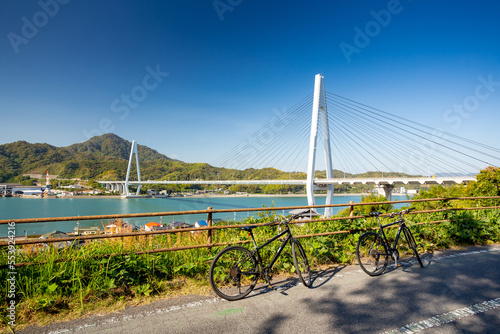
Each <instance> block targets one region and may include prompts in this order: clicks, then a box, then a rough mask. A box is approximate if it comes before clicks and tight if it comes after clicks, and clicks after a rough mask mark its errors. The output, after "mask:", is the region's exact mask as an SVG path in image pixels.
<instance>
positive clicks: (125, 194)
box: [123, 140, 142, 196]
mask: <svg viewBox="0 0 500 334" xmlns="http://www.w3.org/2000/svg"><path fill="white" fill-rule="evenodd" d="M134 153H135V162H136V164H137V180H138V181H139V182H141V170H140V169H139V153H137V143H136V142H135V140H133V141H132V148H131V149H130V158H129V159H128V167H127V177H126V178H125V189H124V191H123V196H130V195H131V194H130V192H129V189H128V182H129V176H130V166H131V165H132V158H133V156H134ZM141 186H142V184H140V183H139V185H138V186H137V192H136V196H139V192H140V191H141Z"/></svg>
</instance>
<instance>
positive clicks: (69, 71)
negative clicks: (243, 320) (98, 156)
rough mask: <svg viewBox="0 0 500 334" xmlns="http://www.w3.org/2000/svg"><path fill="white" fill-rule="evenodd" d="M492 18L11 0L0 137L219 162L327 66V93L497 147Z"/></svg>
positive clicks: (370, 5)
mask: <svg viewBox="0 0 500 334" xmlns="http://www.w3.org/2000/svg"><path fill="white" fill-rule="evenodd" d="M498 17H500V3H498V2H496V1H475V2H469V1H439V2H435V1H423V0H413V1H410V0H401V1H393V0H391V1H310V2H304V1H286V2H283V1H249V0H220V1H219V0H216V1H213V0H209V1H201V0H197V1H191V0H183V1H168V2H167V3H165V2H164V1H141V2H139V1H113V0H111V1H105V2H104V1H95V0H89V1H81V0H80V1H79V0H72V1H68V0H59V1H57V0H40V1H32V0H26V1H19V0H5V1H2V3H1V4H0V73H1V76H0V113H1V119H0V126H1V128H2V131H0V144H3V143H9V142H14V141H17V140H26V141H29V142H42V143H49V144H52V145H55V146H67V145H71V144H73V143H76V142H83V141H85V140H87V139H88V137H89V136H91V135H94V134H102V133H103V132H107V131H109V130H110V129H112V130H113V131H112V132H114V133H116V134H117V135H119V136H121V137H123V138H125V139H127V140H130V141H131V140H133V139H135V140H137V142H138V143H139V144H143V145H147V146H149V147H152V148H154V149H156V150H158V151H159V152H161V153H163V154H166V155H168V156H170V157H173V158H176V159H180V160H183V161H186V162H209V163H210V162H212V161H214V160H216V159H217V158H218V157H219V156H221V155H223V154H224V153H225V152H227V151H229V150H230V149H231V148H233V147H234V146H235V145H236V144H238V143H239V142H241V141H243V140H245V139H246V138H248V137H249V136H250V135H251V134H252V133H254V132H255V131H257V130H258V129H260V128H261V127H263V126H265V125H266V124H267V123H268V122H269V121H270V120H271V119H272V118H273V116H274V114H273V110H275V109H278V110H282V109H283V108H289V107H291V106H293V105H294V104H295V103H297V102H298V101H299V100H300V99H302V98H303V97H305V96H306V95H308V94H310V93H311V92H312V90H313V84H314V75H315V74H317V73H322V74H323V75H324V76H325V85H326V90H327V91H329V92H332V93H336V94H339V95H341V96H344V97H347V98H350V99H353V100H356V101H359V102H363V103H365V104H368V105H370V106H373V107H376V108H379V109H382V110H384V111H387V112H390V113H393V114H397V115H400V116H402V117H406V118H410V119H412V120H415V121H418V122H422V123H425V124H429V125H431V126H433V127H436V128H440V129H443V130H445V131H448V132H452V133H457V134H460V135H462V136H466V137H469V138H471V139H474V140H476V141H480V142H488V143H490V145H492V146H498V144H499V143H500V134H499V133H500V132H499V131H498V125H499V124H500V116H499V115H500V112H499V111H500V110H499V106H500V59H499V57H500V39H499V34H498V31H500V23H499V22H500V21H499V20H498ZM370 29H371V30H370ZM359 31H361V32H362V34H364V35H365V37H364V38H363V37H360V36H358V35H359ZM346 48H347V50H350V51H346ZM352 50H355V51H352ZM481 78H482V79H481ZM485 82H486V84H485ZM481 85H483V87H482V88H481V87H480V88H479V90H478V86H481ZM477 94H479V97H480V99H478V98H477V96H478V95H477ZM127 96H128V98H127ZM473 97H476V100H474V99H473ZM474 101H475V102H478V103H476V104H474V105H469V112H467V113H463V112H462V114H460V113H459V112H458V111H456V110H455V111H454V110H453V105H454V104H464V103H472V102H474ZM465 114H466V115H467V116H464V115H465Z"/></svg>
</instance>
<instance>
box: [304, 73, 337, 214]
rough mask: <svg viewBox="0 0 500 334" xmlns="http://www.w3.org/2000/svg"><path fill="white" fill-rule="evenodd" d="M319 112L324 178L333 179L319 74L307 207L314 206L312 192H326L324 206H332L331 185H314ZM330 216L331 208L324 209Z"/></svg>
mask: <svg viewBox="0 0 500 334" xmlns="http://www.w3.org/2000/svg"><path fill="white" fill-rule="evenodd" d="M320 112H321V129H322V132H323V147H324V151H325V163H326V178H327V179H332V178H333V171H332V155H331V150H330V132H329V127H328V112H327V110H326V96H325V83H324V77H323V76H322V75H321V74H316V77H315V80H314V100H313V109H312V121H311V138H310V142H309V160H308V163H307V183H306V192H307V202H308V204H309V205H315V201H314V190H316V189H321V190H326V191H327V193H326V202H325V204H326V205H329V204H332V200H333V190H334V187H333V184H329V185H325V186H324V187H322V188H316V185H315V184H314V168H315V162H316V144H317V139H318V125H319V118H320ZM331 214H332V209H331V208H325V216H326V217H329V216H331Z"/></svg>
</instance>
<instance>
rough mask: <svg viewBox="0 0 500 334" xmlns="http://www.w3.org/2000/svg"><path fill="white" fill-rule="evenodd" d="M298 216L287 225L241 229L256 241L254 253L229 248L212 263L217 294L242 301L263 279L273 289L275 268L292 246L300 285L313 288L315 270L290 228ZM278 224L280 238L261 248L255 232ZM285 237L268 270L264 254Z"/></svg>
mask: <svg viewBox="0 0 500 334" xmlns="http://www.w3.org/2000/svg"><path fill="white" fill-rule="evenodd" d="M296 217H297V216H291V217H290V218H288V219H286V220H284V221H274V222H271V223H267V224H263V225H258V226H257V225H251V226H242V227H240V229H242V230H244V231H246V232H248V234H249V236H250V237H252V241H253V244H254V249H253V250H249V249H247V248H245V247H241V246H229V247H226V248H224V249H223V250H222V251H220V252H219V253H218V254H217V255H216V256H215V258H214V260H213V261H212V265H211V266H210V285H211V286H212V289H213V290H214V291H215V293H216V294H217V295H218V296H219V297H221V298H224V299H227V300H238V299H241V298H244V297H245V296H247V295H248V294H249V293H250V292H251V291H252V290H253V289H254V288H255V285H256V284H257V280H258V279H259V278H260V277H261V278H263V279H264V280H265V281H266V282H267V284H268V286H269V287H270V288H272V286H271V277H272V267H273V265H274V263H275V262H276V260H277V259H278V257H279V256H280V255H281V253H282V251H283V249H284V248H285V245H286V244H287V243H290V244H291V247H292V257H293V262H294V264H295V269H296V271H297V275H298V276H299V279H300V281H301V282H302V284H303V285H305V286H306V287H310V286H311V270H310V268H309V262H308V261H307V256H306V253H305V251H304V247H302V245H301V243H300V242H299V241H298V240H297V239H295V238H294V237H293V235H292V232H291V231H290V226H289V225H288V224H289V223H290V222H291V221H292V219H294V218H296ZM276 224H278V234H277V235H276V236H275V237H273V238H271V239H269V240H267V241H266V242H265V243H264V244H262V245H260V246H258V245H257V243H256V242H255V238H254V235H253V232H252V230H253V229H254V228H256V227H260V226H269V225H276ZM281 237H285V238H284V239H281V241H282V243H281V245H280V247H279V248H278V251H277V252H276V254H274V257H273V258H272V259H271V261H270V262H269V264H268V265H267V266H264V264H263V262H262V258H261V256H260V250H261V249H262V248H264V247H266V246H267V245H269V244H270V243H272V242H273V241H275V240H278V239H279V238H281Z"/></svg>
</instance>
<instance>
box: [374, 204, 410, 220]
mask: <svg viewBox="0 0 500 334" xmlns="http://www.w3.org/2000/svg"><path fill="white" fill-rule="evenodd" d="M416 209H417V208H415V207H411V208H409V209H405V210H401V211H399V212H391V214H390V215H389V217H391V218H394V216H396V215H400V216H402V215H406V214H408V213H409V212H411V211H413V210H416ZM381 214H382V212H370V213H369V214H368V215H365V217H378V216H380V215H381Z"/></svg>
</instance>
